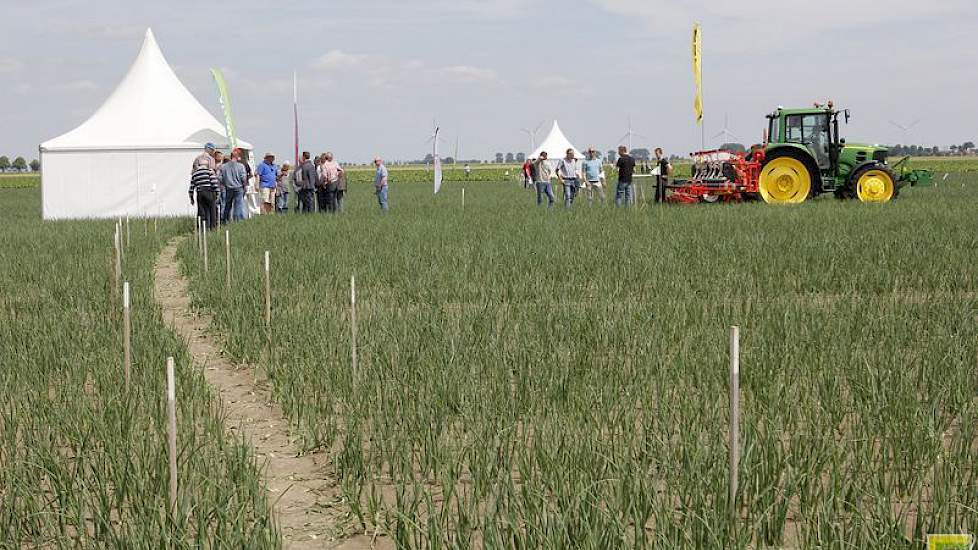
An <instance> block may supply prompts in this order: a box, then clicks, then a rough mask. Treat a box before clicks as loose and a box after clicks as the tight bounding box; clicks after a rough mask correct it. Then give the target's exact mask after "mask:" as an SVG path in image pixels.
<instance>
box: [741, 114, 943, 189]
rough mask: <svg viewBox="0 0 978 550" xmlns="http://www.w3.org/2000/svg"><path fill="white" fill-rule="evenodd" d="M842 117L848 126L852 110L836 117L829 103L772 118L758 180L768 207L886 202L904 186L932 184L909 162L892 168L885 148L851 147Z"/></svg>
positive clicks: (871, 146)
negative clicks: (829, 198) (830, 197)
mask: <svg viewBox="0 0 978 550" xmlns="http://www.w3.org/2000/svg"><path fill="white" fill-rule="evenodd" d="M839 115H843V116H844V117H845V121H846V122H847V123H848V122H849V111H848V109H846V110H843V111H837V110H835V109H834V108H833V106H832V103H831V102H829V103H828V104H827V105H819V104H815V107H814V108H810V109H784V108H781V107H779V108H778V109H777V110H776V111H774V112H773V113H771V114H770V115H768V116H767V118H768V132H767V135H768V139H767V144H766V145H765V146H764V147H763V161H761V167H760V173H759V174H758V177H757V194H758V195H760V197H761V198H762V199H763V200H764V201H765V202H768V203H780V204H791V203H800V202H804V201H805V200H806V199H808V198H809V197H813V196H815V195H818V194H820V193H828V192H832V193H834V194H835V196H836V197H838V198H845V199H849V198H858V199H859V200H860V201H863V202H887V201H889V200H891V199H893V198H894V197H896V196H897V195H898V194H899V192H900V188H901V187H903V186H905V185H911V186H914V185H920V186H924V185H929V184H930V182H931V174H930V172H929V171H927V170H912V169H910V168H909V166H908V163H907V160H908V159H907V158H904V159H903V160H901V161H900V162H898V163H896V164H894V165H890V164H888V163H887V155H888V153H889V150H888V149H887V148H886V147H880V146H878V145H865V144H858V143H846V140H845V138H843V137H842V136H841V135H840V133H839ZM756 156H758V157H760V156H761V155H756Z"/></svg>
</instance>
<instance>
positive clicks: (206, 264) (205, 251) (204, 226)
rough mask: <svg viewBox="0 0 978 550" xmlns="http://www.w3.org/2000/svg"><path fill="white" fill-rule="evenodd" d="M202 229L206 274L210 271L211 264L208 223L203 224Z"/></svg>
mask: <svg viewBox="0 0 978 550" xmlns="http://www.w3.org/2000/svg"><path fill="white" fill-rule="evenodd" d="M201 229H202V230H203V231H202V232H201V234H202V235H203V236H202V237H201V239H202V240H203V242H204V273H207V272H208V271H209V270H210V262H209V261H208V260H207V223H206V222H202V223H201Z"/></svg>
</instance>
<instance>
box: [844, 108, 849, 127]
mask: <svg viewBox="0 0 978 550" xmlns="http://www.w3.org/2000/svg"><path fill="white" fill-rule="evenodd" d="M843 112H844V113H845V114H846V124H849V109H846V110H845V111H843Z"/></svg>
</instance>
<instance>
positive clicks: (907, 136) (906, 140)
mask: <svg viewBox="0 0 978 550" xmlns="http://www.w3.org/2000/svg"><path fill="white" fill-rule="evenodd" d="M890 124H892V125H894V126H896V127H897V128H899V129H901V130H903V141H904V145H910V143H909V142H910V130H913V129H914V126H916V125H918V124H920V120H919V119H918V120H915V121H913V122H911V123H910V124H906V125H904V124H900V123H898V122H894V121H892V120H891V121H890Z"/></svg>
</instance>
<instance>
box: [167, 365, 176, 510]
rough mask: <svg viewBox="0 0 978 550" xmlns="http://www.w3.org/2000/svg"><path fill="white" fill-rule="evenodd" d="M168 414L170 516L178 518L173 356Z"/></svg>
mask: <svg viewBox="0 0 978 550" xmlns="http://www.w3.org/2000/svg"><path fill="white" fill-rule="evenodd" d="M166 414H167V417H168V424H169V431H168V436H169V437H168V440H169V441H168V443H169V455H170V516H171V517H172V518H173V520H174V521H176V518H177V388H176V381H175V380H174V379H173V358H172V357H167V358H166Z"/></svg>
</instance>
